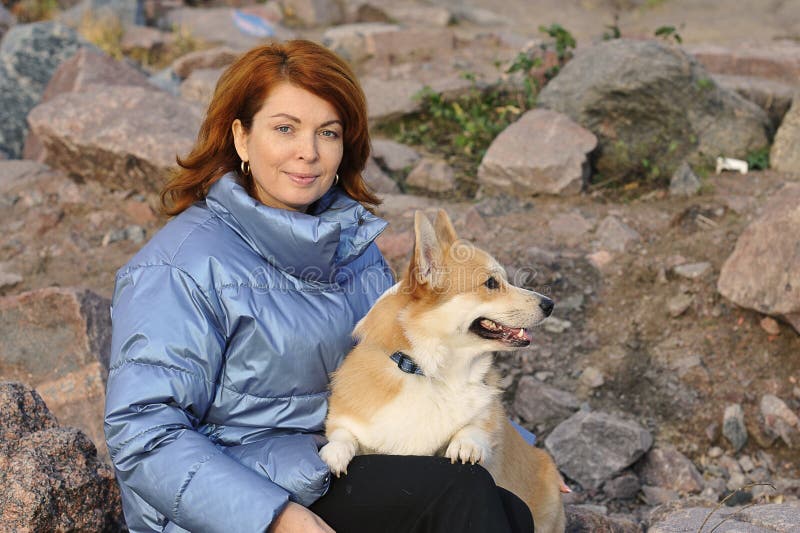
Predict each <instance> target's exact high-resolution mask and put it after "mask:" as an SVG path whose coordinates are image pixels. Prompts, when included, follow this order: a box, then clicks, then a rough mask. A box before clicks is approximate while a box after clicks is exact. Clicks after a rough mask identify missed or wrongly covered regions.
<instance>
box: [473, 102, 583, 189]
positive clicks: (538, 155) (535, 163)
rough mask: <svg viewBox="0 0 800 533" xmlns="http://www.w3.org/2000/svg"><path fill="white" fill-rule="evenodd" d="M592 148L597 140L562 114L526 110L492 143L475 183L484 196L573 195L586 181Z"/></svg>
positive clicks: (541, 110) (544, 110) (540, 110)
mask: <svg viewBox="0 0 800 533" xmlns="http://www.w3.org/2000/svg"><path fill="white" fill-rule="evenodd" d="M596 146H597V138H596V137H595V136H594V135H593V134H592V133H591V132H589V131H587V130H585V129H583V128H582V127H581V126H579V125H578V124H576V123H575V122H573V121H572V120H571V119H570V118H569V117H567V116H566V115H563V114H561V113H556V112H553V111H549V110H546V109H535V110H532V111H528V112H527V113H525V114H524V115H522V117H521V118H520V119H519V120H517V121H516V122H514V123H513V124H511V125H510V126H508V127H507V128H506V129H505V130H503V131H502V132H501V133H500V135H498V136H497V138H496V139H495V140H494V141H493V142H492V144H491V146H490V147H489V149H488V151H487V152H486V155H485V156H484V157H483V160H482V161H481V164H480V167H478V181H479V182H480V184H481V185H482V187H483V189H484V191H486V192H488V193H507V194H508V193H510V194H514V195H518V196H530V195H535V194H542V193H545V194H559V195H570V194H578V193H580V192H581V189H582V188H583V184H584V182H585V181H586V180H587V179H588V177H589V171H590V169H589V162H588V158H587V156H588V154H589V152H591V151H592V150H594V148H595V147H596Z"/></svg>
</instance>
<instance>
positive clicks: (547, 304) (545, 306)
mask: <svg viewBox="0 0 800 533" xmlns="http://www.w3.org/2000/svg"><path fill="white" fill-rule="evenodd" d="M555 305H556V304H554V303H553V300H551V299H550V298H545V297H544V296H542V301H541V302H539V307H541V308H542V311H544V316H550V313H552V312H553V307H555Z"/></svg>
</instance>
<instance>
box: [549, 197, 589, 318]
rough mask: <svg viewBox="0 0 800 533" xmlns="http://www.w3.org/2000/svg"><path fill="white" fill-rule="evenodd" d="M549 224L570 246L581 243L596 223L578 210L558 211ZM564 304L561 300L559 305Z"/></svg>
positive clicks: (558, 237)
mask: <svg viewBox="0 0 800 533" xmlns="http://www.w3.org/2000/svg"><path fill="white" fill-rule="evenodd" d="M547 226H548V227H549V228H550V231H551V232H552V233H553V235H554V236H555V237H556V239H558V241H559V242H563V243H564V244H566V245H568V246H575V245H577V244H579V243H580V242H582V241H583V240H584V239H585V236H586V234H587V233H589V232H590V231H592V229H594V224H593V223H591V222H590V221H588V220H586V218H584V216H583V215H581V214H580V213H579V212H578V211H570V212H567V213H558V214H556V215H555V216H553V217H551V218H550V219H549V220H548V221H547ZM562 306H563V302H559V307H562Z"/></svg>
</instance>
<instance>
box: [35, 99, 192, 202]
mask: <svg viewBox="0 0 800 533" xmlns="http://www.w3.org/2000/svg"><path fill="white" fill-rule="evenodd" d="M202 113H203V111H202V108H201V106H197V105H193V104H191V103H189V102H185V101H183V100H180V99H178V98H175V97H173V96H171V95H169V94H167V93H165V92H162V91H158V90H155V89H154V90H150V89H146V88H144V87H106V86H95V87H92V88H90V89H87V90H86V91H85V92H82V93H68V94H60V95H58V96H56V97H55V98H53V99H52V100H50V101H49V102H46V103H43V104H41V105H39V106H37V107H36V108H35V109H33V110H32V111H31V113H30V115H29V116H28V121H29V123H30V125H31V129H32V130H33V132H34V133H35V134H36V135H37V136H38V137H39V138H40V139H41V141H42V144H43V145H44V146H45V149H46V152H47V156H46V158H45V162H47V163H48V164H49V165H50V166H52V167H54V168H57V169H59V170H63V171H64V172H66V173H67V174H69V175H71V176H75V177H77V178H79V179H82V180H93V181H98V182H101V183H103V184H105V185H106V186H107V187H108V188H110V189H133V190H139V191H153V192H154V191H158V190H159V189H160V188H161V186H162V185H163V183H164V180H165V179H166V177H167V173H168V172H169V170H170V169H171V168H174V167H175V166H176V163H175V157H176V156H178V155H180V156H183V155H186V154H187V153H188V152H189V150H190V149H191V147H192V145H193V144H194V140H195V138H196V136H197V131H198V129H199V127H200V122H201V119H202Z"/></svg>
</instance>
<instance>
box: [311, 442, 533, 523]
mask: <svg viewBox="0 0 800 533" xmlns="http://www.w3.org/2000/svg"><path fill="white" fill-rule="evenodd" d="M310 508H311V510H312V511H314V512H315V513H316V514H318V515H319V516H320V517H321V518H322V519H323V520H325V521H326V522H327V523H328V524H329V525H330V526H331V527H333V528H334V529H335V530H336V531H337V532H338V533H358V532H362V531H363V532H370V533H372V532H381V531H382V532H386V533H389V532H398V533H399V532H404V533H406V532H420V533H422V532H430V533H433V532H444V531H448V532H450V531H464V532H469V531H474V532H489V531H491V532H492V533H494V532H503V531H509V532H523V531H524V532H529V531H533V519H532V518H531V517H530V512H529V511H528V509H527V506H526V505H525V503H524V502H522V500H520V499H519V498H517V497H516V496H514V495H513V494H511V493H510V492H508V491H505V489H500V488H498V487H497V486H496V485H495V484H494V481H493V480H492V478H491V475H489V473H488V472H487V471H486V470H485V469H484V468H483V467H481V466H476V465H469V464H466V465H465V464H451V463H450V461H449V460H448V459H445V458H443V457H417V456H389V455H363V456H357V457H355V458H354V459H353V461H352V462H351V463H350V465H349V467H348V474H347V475H344V476H342V477H341V478H338V479H336V478H334V479H333V480H332V482H331V487H330V490H329V491H328V493H327V494H326V495H325V496H323V497H322V498H320V499H319V500H318V501H317V502H316V503H314V504H313V505H312V506H311V507H310Z"/></svg>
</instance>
